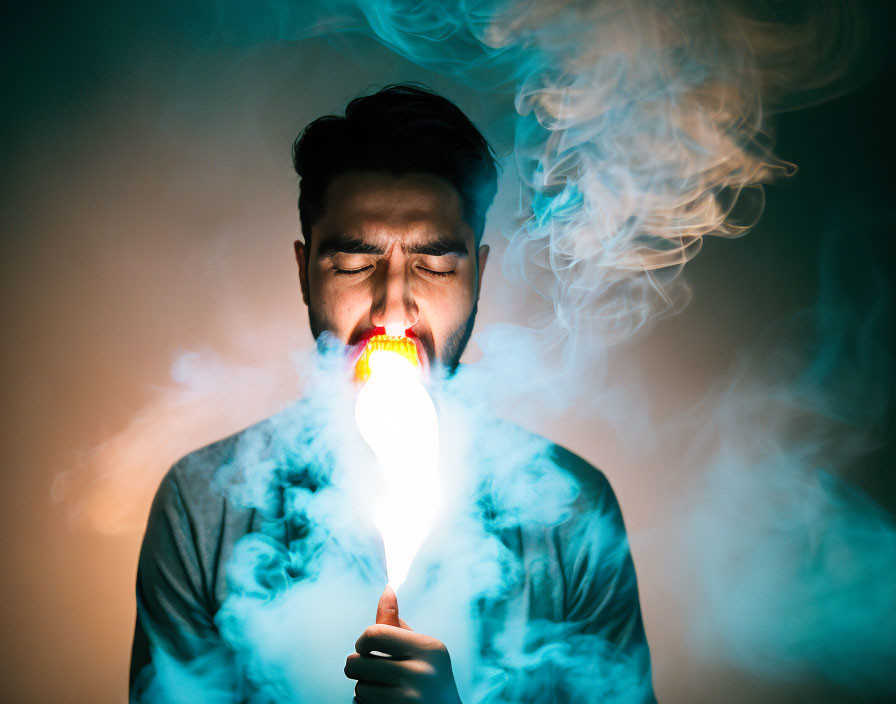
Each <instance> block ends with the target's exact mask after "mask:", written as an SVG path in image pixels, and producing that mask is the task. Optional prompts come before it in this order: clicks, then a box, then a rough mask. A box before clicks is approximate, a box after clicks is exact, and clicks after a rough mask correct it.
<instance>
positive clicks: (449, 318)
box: [418, 280, 474, 334]
mask: <svg viewBox="0 0 896 704" xmlns="http://www.w3.org/2000/svg"><path fill="white" fill-rule="evenodd" d="M473 295H474V290H473V288H472V287H471V286H470V285H469V284H468V283H467V282H466V281H461V280H458V281H456V282H455V283H454V284H453V285H451V286H434V287H432V290H430V291H427V294H426V310H427V314H428V315H427V318H428V319H429V320H428V322H429V324H430V327H431V328H432V330H433V332H434V333H435V332H436V331H439V332H444V333H448V334H450V333H451V332H453V331H454V329H455V328H457V327H458V326H459V325H463V324H465V323H466V322H467V318H468V317H469V316H470V312H471V311H472V309H473ZM418 303H419V298H418ZM421 308H422V306H421Z"/></svg>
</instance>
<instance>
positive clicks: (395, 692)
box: [355, 682, 405, 704]
mask: <svg viewBox="0 0 896 704" xmlns="http://www.w3.org/2000/svg"><path fill="white" fill-rule="evenodd" d="M403 694H404V690H403V689H401V688H399V687H388V686H386V685H382V684H369V683H367V682H358V684H356V685H355V699H357V700H358V701H359V702H361V704H395V703H396V702H400V701H404V699H405V697H404V696H403Z"/></svg>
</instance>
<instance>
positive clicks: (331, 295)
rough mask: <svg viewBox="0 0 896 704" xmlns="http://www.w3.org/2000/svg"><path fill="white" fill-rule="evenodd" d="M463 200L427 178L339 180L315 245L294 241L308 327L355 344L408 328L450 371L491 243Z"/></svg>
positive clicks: (372, 175) (330, 191)
mask: <svg viewBox="0 0 896 704" xmlns="http://www.w3.org/2000/svg"><path fill="white" fill-rule="evenodd" d="M462 215H463V204H462V201H461V199H460V196H459V195H458V193H457V191H456V190H455V189H454V187H452V186H451V185H450V184H449V183H448V182H446V181H444V180H443V179H440V178H438V177H437V176H433V175H429V174H410V175H406V176H401V177H396V176H393V175H391V174H388V173H381V172H351V173H347V174H343V175H341V176H338V177H336V178H334V179H333V180H332V181H331V182H330V184H329V186H328V188H327V194H326V207H325V214H324V215H323V216H322V217H321V218H320V219H319V220H318V221H317V222H316V223H315V224H314V225H313V227H312V233H311V245H310V247H306V246H305V245H304V244H302V243H301V242H296V259H297V261H298V264H299V280H300V282H301V285H302V297H303V299H304V301H305V303H306V304H307V306H308V316H309V318H310V321H311V332H312V333H313V334H314V337H315V338H317V337H318V336H319V335H320V334H321V333H322V332H324V331H325V330H326V331H329V332H330V333H332V334H333V335H335V336H336V337H337V338H338V339H339V340H341V341H342V342H344V343H345V344H346V345H353V344H355V343H357V342H358V341H359V340H362V339H363V338H364V337H365V334H369V332H370V331H371V330H372V329H373V328H376V327H383V328H386V329H387V330H389V331H392V330H400V331H401V332H402V333H403V332H404V331H405V330H407V329H410V330H411V331H412V333H413V334H414V335H416V336H417V337H418V338H419V340H420V342H421V343H422V346H423V350H424V352H425V354H426V356H427V360H426V361H427V362H428V363H429V364H433V363H436V362H437V363H439V364H442V365H445V366H447V367H448V368H449V369H452V368H453V367H454V366H455V365H456V364H457V362H458V360H459V359H460V355H461V352H463V348H464V346H465V345H466V343H467V340H468V339H469V336H470V332H471V331H472V329H473V321H474V319H475V316H476V304H477V301H478V299H479V288H480V285H481V282H482V271H483V269H484V268H485V262H486V258H487V257H488V247H487V246H485V245H483V246H481V247H479V249H478V251H477V249H476V243H475V237H474V233H473V230H472V229H471V227H470V226H469V225H468V224H467V223H466V222H465V221H464V219H463V217H462Z"/></svg>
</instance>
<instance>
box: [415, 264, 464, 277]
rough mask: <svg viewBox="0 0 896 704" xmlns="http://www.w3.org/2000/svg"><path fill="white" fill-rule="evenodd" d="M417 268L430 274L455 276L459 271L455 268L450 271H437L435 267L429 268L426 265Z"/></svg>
mask: <svg viewBox="0 0 896 704" xmlns="http://www.w3.org/2000/svg"><path fill="white" fill-rule="evenodd" d="M417 268H418V269H420V271H422V272H424V273H425V274H427V275H428V276H453V275H454V274H456V273H457V271H456V270H455V269H451V270H449V271H436V270H435V269H427V268H426V267H425V266H418V267H417Z"/></svg>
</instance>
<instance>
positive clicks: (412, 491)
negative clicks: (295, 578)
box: [355, 350, 441, 590]
mask: <svg viewBox="0 0 896 704" xmlns="http://www.w3.org/2000/svg"><path fill="white" fill-rule="evenodd" d="M369 364H370V377H369V378H368V380H367V382H366V383H365V385H364V387H363V388H362V389H361V392H360V393H359V394H358V400H357V402H356V404H355V420H356V422H357V424H358V429H359V430H360V431H361V436H362V437H363V438H364V440H365V441H366V442H367V444H368V445H370V448H371V449H372V450H373V452H374V454H375V455H376V457H377V459H378V460H379V464H380V467H381V469H382V471H383V480H384V486H383V491H382V493H381V494H380V496H378V497H377V499H376V500H375V501H374V503H373V506H372V513H373V520H374V523H375V524H376V526H377V528H378V529H379V531H380V534H381V535H382V537H383V545H384V547H385V550H386V570H387V572H388V575H389V583H390V584H391V585H392V588H393V589H396V590H397V589H398V587H399V586H400V585H401V584H402V582H404V580H405V578H406V577H407V574H408V570H409V569H410V567H411V563H412V562H413V560H414V556H415V555H416V554H417V551H418V550H419V549H420V546H421V545H422V544H423V541H424V540H425V539H426V536H427V534H428V533H429V529H430V527H431V526H432V523H433V520H434V518H435V515H436V513H437V511H438V509H439V505H440V503H441V483H440V481H439V473H438V458H439V451H438V445H439V428H438V418H437V416H436V409H435V406H434V405H433V402H432V399H431V398H430V396H429V394H428V393H427V391H426V389H425V388H424V386H423V383H422V381H421V378H420V370H419V367H416V366H414V364H413V363H412V362H410V361H409V360H407V359H406V358H404V357H403V356H402V355H400V354H398V353H395V352H389V351H385V350H377V351H375V352H373V353H372V354H371V355H370V359H369Z"/></svg>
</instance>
